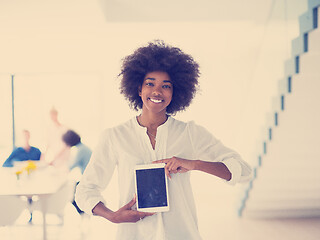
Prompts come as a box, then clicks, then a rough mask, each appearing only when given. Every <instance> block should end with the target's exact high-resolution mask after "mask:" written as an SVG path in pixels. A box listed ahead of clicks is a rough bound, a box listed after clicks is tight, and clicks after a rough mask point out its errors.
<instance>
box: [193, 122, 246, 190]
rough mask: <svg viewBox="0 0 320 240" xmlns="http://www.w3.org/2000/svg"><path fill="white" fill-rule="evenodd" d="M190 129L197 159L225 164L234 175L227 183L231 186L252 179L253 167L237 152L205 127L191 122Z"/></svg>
mask: <svg viewBox="0 0 320 240" xmlns="http://www.w3.org/2000/svg"><path fill="white" fill-rule="evenodd" d="M188 127H189V136H190V141H191V142H192V147H193V149H194V158H195V159H199V160H203V161H207V162H222V163H224V164H225V165H226V167H227V168H228V170H229V171H230V172H231V174H232V177H231V180H229V181H227V182H228V183H229V184H231V185H234V184H236V183H237V182H245V181H248V180H250V179H251V177H252V176H251V175H252V173H251V167H250V166H249V165H248V164H247V163H246V162H245V161H244V160H242V158H241V156H240V155H239V154H238V153H237V152H235V151H234V150H232V149H230V148H228V147H226V146H224V145H223V144H222V143H221V142H220V141H219V140H218V139H216V138H215V137H214V136H213V135H212V134H211V133H210V132H209V131H208V130H206V129H205V128H204V127H202V126H199V125H196V124H195V123H194V122H190V123H189V125H188Z"/></svg>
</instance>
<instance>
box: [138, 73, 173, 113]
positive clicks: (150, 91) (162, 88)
mask: <svg viewBox="0 0 320 240" xmlns="http://www.w3.org/2000/svg"><path fill="white" fill-rule="evenodd" d="M172 93H173V86H172V82H171V79H170V76H169V75H168V74H167V73H166V72H158V71H157V72H150V73H148V74H146V76H145V77H144V80H143V83H142V87H141V90H140V91H139V96H140V97H141V99H142V102H143V106H142V109H143V111H150V112H153V113H164V114H165V113H166V109H167V106H168V105H169V104H170V102H171V100H172Z"/></svg>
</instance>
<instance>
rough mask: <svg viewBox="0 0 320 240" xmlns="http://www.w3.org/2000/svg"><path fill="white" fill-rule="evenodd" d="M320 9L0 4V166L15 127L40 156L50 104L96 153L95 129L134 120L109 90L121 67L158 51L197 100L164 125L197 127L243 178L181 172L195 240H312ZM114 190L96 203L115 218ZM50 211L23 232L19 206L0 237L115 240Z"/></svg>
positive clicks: (105, 2)
mask: <svg viewBox="0 0 320 240" xmlns="http://www.w3.org/2000/svg"><path fill="white" fill-rule="evenodd" d="M319 6H320V1H318V0H279V1H275V0H261V1H254V0H243V1H236V0H229V1H218V0H213V1H209V0H199V1H197V2H194V1H190V0H184V1H182V0H175V1H169V0H162V1H161V2H158V1H146V0H136V1H128V0H92V1H86V0H77V1H76V0H68V1H63V0H57V1H51V2H49V1H40V0H31V1H23V0H15V1H8V0H4V1H1V2H0V19H1V21H0V33H1V34H0V52H1V54H0V97H1V100H0V111H1V124H0V164H1V165H2V164H3V163H4V161H5V160H6V158H7V157H8V156H9V155H10V153H11V152H12V150H13V148H14V147H16V146H19V144H20V140H21V139H20V137H19V133H20V132H21V130H23V129H28V130H29V131H30V133H31V144H32V145H34V146H37V147H38V148H39V149H40V150H43V151H44V149H45V147H46V137H47V132H46V130H47V127H48V124H49V123H50V118H49V112H50V109H51V108H52V107H53V106H54V107H55V108H56V109H57V110H58V112H59V119H60V121H61V122H62V123H63V124H65V125H66V126H68V127H70V128H72V129H74V130H75V131H77V132H78V133H79V134H80V135H81V137H82V140H83V142H84V143H85V144H86V145H88V146H89V147H90V148H92V149H94V147H95V146H96V144H97V141H98V139H99V136H100V134H101V132H102V131H103V130H104V129H106V128H109V127H113V126H116V125H118V124H120V123H123V122H125V121H126V120H127V119H129V118H132V117H134V116H136V115H137V114H138V112H136V111H134V110H132V109H131V108H130V107H129V106H128V103H127V101H126V100H125V99H124V97H123V96H122V95H121V94H120V92H119V83H120V79H119V77H118V74H119V73H120V66H121V60H122V59H123V57H125V56H126V55H128V54H130V53H132V51H134V50H135V49H136V48H137V47H140V46H142V45H145V44H146V43H148V42H150V41H153V40H156V39H161V40H164V41H165V42H166V43H168V44H171V45H175V46H177V47H179V48H181V49H182V50H183V51H185V52H187V53H188V54H190V55H192V56H193V57H194V59H195V60H196V61H197V62H198V63H199V65H200V71H201V76H200V78H199V83H200V90H199V91H198V94H197V95H196V97H195V99H194V100H193V102H192V104H191V105H190V107H189V108H188V109H187V110H186V111H183V112H180V113H177V115H175V116H174V117H175V118H176V119H180V120H183V121H195V122H196V123H198V124H201V125H203V126H205V127H206V128H207V129H208V130H209V131H210V132H212V133H213V134H214V135H215V136H216V137H217V138H219V139H220V140H221V141H222V142H223V143H224V144H225V145H227V146H229V147H230V148H233V149H235V150H236V151H238V152H239V153H240V155H241V156H242V157H243V159H245V160H246V161H247V162H248V163H249V164H250V165H251V166H252V169H253V178H252V180H251V181H249V182H246V183H242V184H238V185H236V186H229V185H227V184H226V183H225V182H223V181H221V180H219V179H216V178H213V177H212V176H209V175H206V174H201V173H198V172H194V173H192V185H193V192H194V196H195V199H196V205H197V212H198V224H199V231H200V233H201V235H202V237H203V239H226V240H228V239H239V240H242V239H246V240H248V239H270V238H272V239H275V240H276V239H292V240H295V239H296V240H299V239H310V240H313V239H319V236H320V230H319V229H320V220H319V216H320V185H319V182H320V181H319V175H318V172H319V170H320V164H319V158H320V151H319V150H318V149H319V148H318V147H317V146H318V145H319V143H320V141H319V139H318V136H319V134H320V128H319V125H318V122H319V121H318V120H320V112H319V96H318V94H317V90H318V89H319V87H320V86H319V84H320V83H319V79H320V70H319V69H320V68H319V67H318V66H319V65H318V63H319V59H320V56H319V53H320V30H319V21H320V20H319V14H320V13H319V10H318V9H319ZM36 171H37V170H35V172H36ZM12 174H14V173H12ZM31 174H32V173H31ZM14 177H16V176H14ZM20 180H21V179H20ZM204 182H205V184H203V183H204ZM116 185H117V174H116V173H115V175H114V176H113V178H112V181H111V184H110V185H109V186H108V187H107V189H106V190H105V192H104V194H105V196H110V195H112V198H110V199H109V198H108V199H107V202H108V204H109V206H110V207H111V208H113V209H116V208H117V207H118V202H117V200H118V189H117V188H116V187H115V186H116ZM2 186H4V185H3V184H2ZM34 200H35V201H37V198H35V199H34ZM9 205H11V207H12V205H14V202H13V201H12V202H11V203H9ZM60 209H63V214H62V216H61V214H60V213H59V214H60V215H59V214H56V213H48V214H47V216H46V219H45V221H46V229H44V228H43V226H44V225H43V224H44V218H43V215H42V211H41V208H38V209H35V210H34V213H33V224H29V223H28V218H29V210H28V208H27V207H24V208H22V209H21V212H20V213H19V214H18V215H17V216H16V218H15V219H14V221H12V222H11V223H10V224H4V225H3V226H0V238H1V239H28V238H30V239H75V240H77V239H101V238H102V236H104V237H105V238H107V239H114V238H115V235H116V224H112V223H110V222H107V221H106V220H105V219H102V218H100V217H97V216H86V217H82V216H80V215H79V214H77V212H76V211H75V209H74V208H73V206H72V204H71V203H70V202H68V201H66V202H65V205H64V206H63V207H61V208H60ZM0 215H1V216H0V217H1V218H3V217H5V216H4V215H3V214H1V213H0ZM44 230H45V231H46V234H45V235H44V232H43V231H44Z"/></svg>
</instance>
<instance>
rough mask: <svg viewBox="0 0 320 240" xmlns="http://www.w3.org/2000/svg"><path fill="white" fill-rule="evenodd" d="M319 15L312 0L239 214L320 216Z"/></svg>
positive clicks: (318, 2)
mask: <svg viewBox="0 0 320 240" xmlns="http://www.w3.org/2000/svg"><path fill="white" fill-rule="evenodd" d="M319 18H320V0H309V1H308V11H307V12H306V13H304V14H303V15H301V16H300V17H299V25H300V36H299V37H297V38H296V39H294V40H293V41H292V51H291V53H292V57H291V59H289V60H287V61H286V62H285V66H284V67H285V77H284V79H283V80H281V81H279V95H278V96H277V97H275V98H274V99H273V105H274V110H273V112H272V113H271V114H269V116H270V117H269V118H268V121H267V124H266V128H265V137H264V140H263V141H262V143H261V153H259V154H258V156H257V164H256V167H254V179H253V180H252V181H251V182H250V183H249V184H248V185H247V186H246V189H245V191H244V196H243V198H242V200H241V203H240V207H239V216H244V217H252V218H290V217H320V27H319V24H320V21H319Z"/></svg>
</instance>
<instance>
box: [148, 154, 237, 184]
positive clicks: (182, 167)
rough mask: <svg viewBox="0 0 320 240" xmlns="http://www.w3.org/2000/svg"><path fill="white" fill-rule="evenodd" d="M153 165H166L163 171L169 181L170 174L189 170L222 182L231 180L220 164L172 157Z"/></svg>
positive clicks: (225, 169)
mask: <svg viewBox="0 0 320 240" xmlns="http://www.w3.org/2000/svg"><path fill="white" fill-rule="evenodd" d="M154 163H166V167H165V171H166V174H167V176H168V177H169V178H170V179H171V176H170V174H171V173H178V172H180V173H183V172H188V171H191V170H198V171H202V172H206V173H209V174H211V175H214V176H217V177H219V178H222V179H224V180H227V181H229V180H230V179H231V177H232V176H231V172H230V171H229V169H228V168H227V167H226V165H225V164H223V163H222V162H206V161H202V160H187V159H183V158H178V157H172V158H167V159H162V160H158V161H154Z"/></svg>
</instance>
